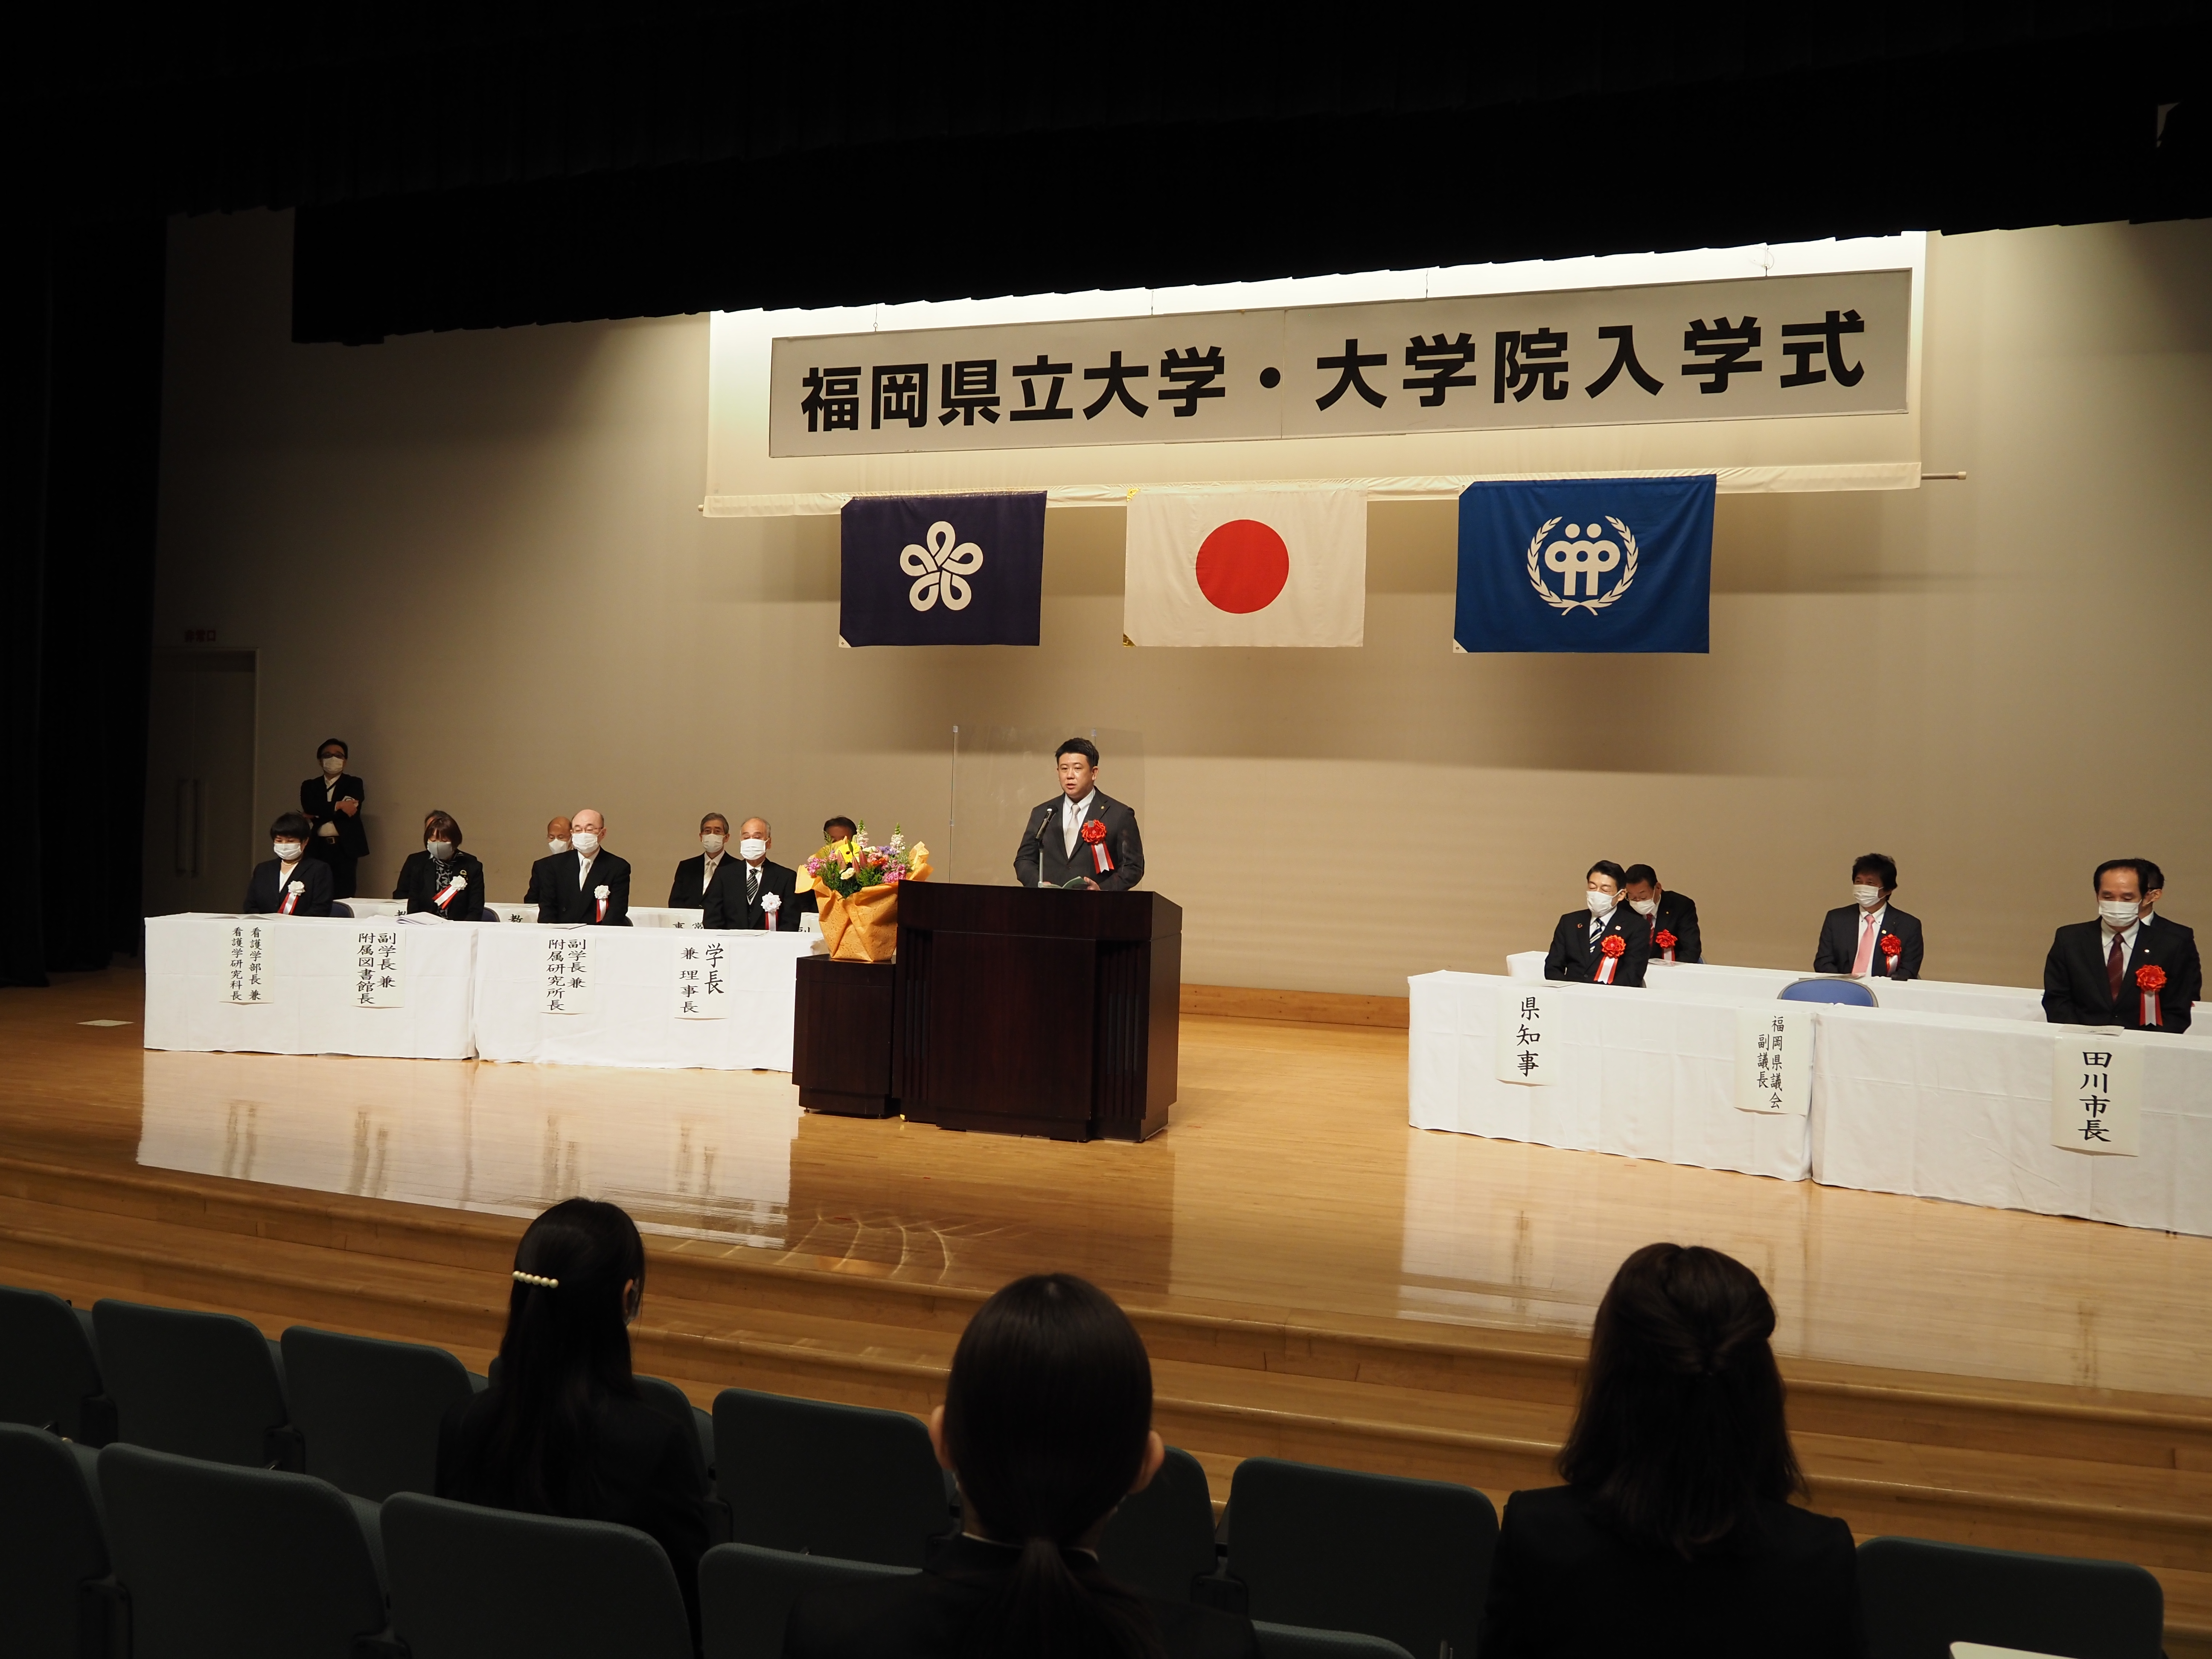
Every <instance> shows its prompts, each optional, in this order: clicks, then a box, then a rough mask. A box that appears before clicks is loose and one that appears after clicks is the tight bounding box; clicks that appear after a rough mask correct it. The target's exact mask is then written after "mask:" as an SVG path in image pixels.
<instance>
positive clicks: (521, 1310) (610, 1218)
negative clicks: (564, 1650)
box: [477, 1198, 645, 1515]
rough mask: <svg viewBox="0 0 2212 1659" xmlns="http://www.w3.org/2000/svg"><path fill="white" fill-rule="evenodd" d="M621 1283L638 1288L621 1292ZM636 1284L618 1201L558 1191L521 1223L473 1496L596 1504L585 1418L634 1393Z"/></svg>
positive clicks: (641, 1250) (535, 1507)
mask: <svg viewBox="0 0 2212 1659" xmlns="http://www.w3.org/2000/svg"><path fill="white" fill-rule="evenodd" d="M624 1285H635V1287H636V1288H635V1290H634V1291H631V1292H630V1293H629V1295H627V1296H625V1294H624V1292H623V1286H624ZM644 1293H645V1243H644V1241H643V1240H641V1238H639V1237H638V1234H637V1224H636V1223H635V1222H634V1221H632V1220H631V1219H630V1218H629V1216H628V1215H627V1214H625V1213H624V1212H623V1210H622V1209H621V1208H620V1207H618V1206H616V1205H612V1204H601V1203H598V1202H595V1201H594V1200H591V1199H588V1198H571V1199H566V1200H562V1202H561V1203H558V1204H556V1205H555V1206H553V1207H552V1208H551V1209H550V1210H548V1211H546V1212H545V1213H544V1214H543V1215H541V1216H539V1217H538V1219H537V1220H535V1221H533V1222H532V1223H531V1224H530V1227H529V1230H528V1231H526V1232H525V1233H524V1234H523V1235H522V1242H521V1243H520V1244H518V1245H516V1246H515V1249H514V1279H513V1289H512V1290H511V1291H510V1293H509V1295H508V1297H507V1334H506V1335H505V1336H504V1337H503V1338H502V1339H501V1341H500V1345H499V1389H498V1397H497V1400H496V1401H495V1410H494V1413H493V1417H492V1420H491V1423H490V1425H489V1431H488V1432H487V1434H486V1436H485V1439H484V1443H483V1461H482V1462H481V1464H480V1466H479V1480H480V1482H481V1490H480V1492H479V1494H478V1495H477V1501H478V1502H483V1503H490V1504H498V1505H500V1506H501V1507H503V1508H509V1509H519V1510H532V1511H534V1512H536V1513H538V1514H541V1515H562V1514H569V1515H574V1514H580V1513H587V1512H589V1511H590V1510H592V1508H593V1507H594V1505H595V1504H596V1500H597V1499H598V1498H599V1480H598V1478H597V1477H596V1475H595V1474H593V1472H592V1455H591V1454H592V1431H593V1423H592V1419H593V1417H594V1415H595V1413H597V1411H598V1409H599V1407H601V1406H602V1405H604V1404H605V1401H607V1400H608V1399H610V1398H611V1397H626V1398H629V1399H633V1400H634V1399H635V1398H636V1397H637V1379H636V1378H635V1376H632V1375H631V1372H630V1361H629V1320H630V1318H631V1317H632V1316H634V1315H635V1313H636V1311H637V1306H638V1301H639V1298H641V1297H642V1296H643V1295H644Z"/></svg>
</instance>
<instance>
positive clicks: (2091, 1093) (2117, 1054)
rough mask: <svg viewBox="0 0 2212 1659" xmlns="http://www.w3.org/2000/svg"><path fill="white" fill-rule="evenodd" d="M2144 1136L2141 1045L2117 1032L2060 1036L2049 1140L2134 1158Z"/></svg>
mask: <svg viewBox="0 0 2212 1659" xmlns="http://www.w3.org/2000/svg"><path fill="white" fill-rule="evenodd" d="M2141 1144H2142V1049H2141V1048H2137V1047H2136V1046H2135V1045H2134V1044H2133V1043H2130V1042H2122V1041H2121V1040H2120V1039H2119V1038H2118V1036H2095V1035H2090V1036H2068V1037H2061V1038H2060V1039H2059V1040H2058V1046H2057V1048H2055V1049H2053V1050H2052V1051H2051V1145H2052V1146H2060V1147H2063V1148H2064V1149H2065V1150H2066V1151H2068V1152H2090V1153H2095V1154H2101V1155H2102V1156H2105V1157H2107V1158H2134V1157H2136V1154H2137V1150H2138V1148H2139V1147H2140V1146H2141Z"/></svg>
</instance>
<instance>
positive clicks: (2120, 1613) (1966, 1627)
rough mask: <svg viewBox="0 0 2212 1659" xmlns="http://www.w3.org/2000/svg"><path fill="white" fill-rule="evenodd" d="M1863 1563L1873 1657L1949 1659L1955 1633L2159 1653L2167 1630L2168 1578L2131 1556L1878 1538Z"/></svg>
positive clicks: (2131, 1655)
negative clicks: (2163, 1585) (2101, 1557)
mask: <svg viewBox="0 0 2212 1659" xmlns="http://www.w3.org/2000/svg"><path fill="white" fill-rule="evenodd" d="M1858 1566H1859V1571H1858V1577H1859V1606H1860V1607H1861V1608H1862V1609H1863V1615H1864V1617H1865V1620H1866V1638H1867V1653H1868V1656H1869V1659H1949V1656H1950V1652H1951V1644H1953V1643H1954V1642H1973V1643H1978V1644H1982V1645H1983V1646H1985V1647H1993V1648H2013V1649H2019V1650H2024V1651H2026V1652H2029V1653H2063V1654H2066V1655H2069V1656H2070V1659H2159V1655H2160V1644H2161V1643H2162V1642H2163V1641H2164V1639H2165V1638H2164V1627H2165V1624H2166V1600H2165V1595H2164V1593H2163V1592H2162V1591H2161V1590H2160V1588H2159V1582H2158V1580H2157V1579H2156V1578H2154V1577H2152V1576H2151V1575H2150V1574H2149V1573H2148V1572H2147V1571H2144V1570H2143V1569H2142V1568H2141V1567H2138V1566H2132V1565H2129V1564H2128V1563H2126V1562H2124V1561H2093V1560H2084V1559H2078V1558H2075V1557H2071V1556H2063V1555H2027V1554H2023V1553H2020V1552H2017V1551H2015V1550H1992V1549H1982V1548H1978V1547H1975V1546H1973V1545H1971V1544H1939V1543H1935V1542H1932V1541H1929V1540H1928V1539H1924V1538H1869V1539H1868V1540H1867V1541H1866V1542H1864V1543H1863V1544H1861V1545H1860V1546H1859V1563H1858Z"/></svg>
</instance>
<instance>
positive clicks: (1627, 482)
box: [1452, 473, 1713, 652]
mask: <svg viewBox="0 0 2212 1659" xmlns="http://www.w3.org/2000/svg"><path fill="white" fill-rule="evenodd" d="M1712 587H1713V478H1712V475H1711V473H1706V474H1704V475H1702V476H1700V477H1693V478H1577V479H1573V480H1571V481H1565V482H1558V483H1476V484H1469V485H1468V487H1467V488H1466V489H1465V490H1463V491H1462V492H1461V495H1460V498H1459V604H1458V606H1457V608H1456V610H1455V613H1454V615H1453V618H1452V638H1453V639H1455V640H1456V641H1458V642H1459V646H1460V648H1461V649H1462V650H1463V651H1699V652H1702V651H1705V650H1709V649H1710V648H1711V647H1710V645H1709V644H1708V637H1709V633H1708V629H1709V621H1710V613H1711V606H1712Z"/></svg>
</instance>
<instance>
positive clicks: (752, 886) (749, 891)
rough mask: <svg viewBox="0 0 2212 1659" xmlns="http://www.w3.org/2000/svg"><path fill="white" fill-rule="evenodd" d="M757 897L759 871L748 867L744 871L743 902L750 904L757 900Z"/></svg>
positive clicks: (758, 896) (758, 892)
mask: <svg viewBox="0 0 2212 1659" xmlns="http://www.w3.org/2000/svg"><path fill="white" fill-rule="evenodd" d="M759 898H760V872H759V871H758V870H756V869H751V868H748V869H747V870H746V871H745V902H746V903H747V904H752V903H755V902H757V901H758V900H759Z"/></svg>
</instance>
